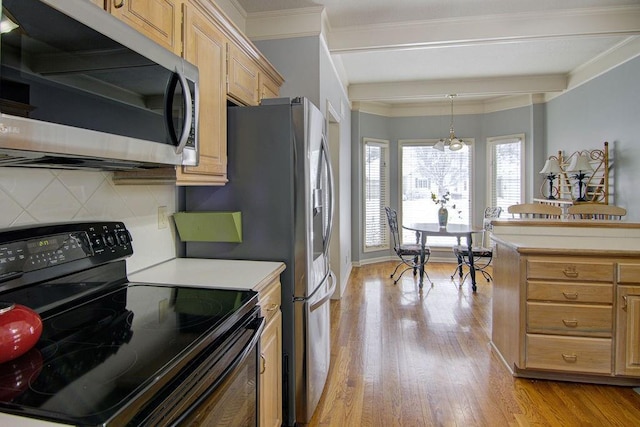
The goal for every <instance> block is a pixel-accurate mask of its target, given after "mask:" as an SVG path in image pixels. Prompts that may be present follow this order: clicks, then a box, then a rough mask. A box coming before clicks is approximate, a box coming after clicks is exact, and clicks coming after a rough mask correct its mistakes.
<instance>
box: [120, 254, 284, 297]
mask: <svg viewBox="0 0 640 427" xmlns="http://www.w3.org/2000/svg"><path fill="white" fill-rule="evenodd" d="M284 269H285V265H284V263H281V262H271V261H241V260H221V259H202V258H174V259H172V260H169V261H165V262H163V263H161V264H158V265H155V266H153V267H149V268H146V269H144V270H141V271H138V272H135V273H132V274H129V281H130V282H144V283H161V284H170V285H181V286H198V287H212V288H227V289H252V290H255V291H259V290H260V289H261V288H262V287H263V286H265V285H267V284H268V283H269V282H271V281H272V280H273V279H274V278H276V277H277V276H278V275H280V273H281V272H282V271H283V270H284Z"/></svg>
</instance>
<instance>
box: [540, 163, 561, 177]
mask: <svg viewBox="0 0 640 427" xmlns="http://www.w3.org/2000/svg"><path fill="white" fill-rule="evenodd" d="M560 172H562V170H561V169H560V163H558V159H547V161H546V162H545V163H544V167H543V168H542V170H541V171H540V173H543V174H557V173H560Z"/></svg>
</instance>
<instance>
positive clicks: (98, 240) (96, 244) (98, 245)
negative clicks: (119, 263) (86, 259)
mask: <svg viewBox="0 0 640 427" xmlns="http://www.w3.org/2000/svg"><path fill="white" fill-rule="evenodd" d="M91 246H92V247H93V250H94V251H95V250H101V249H102V248H104V239H103V237H102V236H101V235H99V234H97V235H95V236H91Z"/></svg>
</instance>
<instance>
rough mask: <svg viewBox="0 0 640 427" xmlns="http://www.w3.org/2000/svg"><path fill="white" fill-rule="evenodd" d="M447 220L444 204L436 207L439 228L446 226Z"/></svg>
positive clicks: (447, 214)
mask: <svg viewBox="0 0 640 427" xmlns="http://www.w3.org/2000/svg"><path fill="white" fill-rule="evenodd" d="M447 221H449V211H448V210H447V208H445V207H444V206H442V207H440V209H438V224H440V227H441V228H445V227H446V226H447Z"/></svg>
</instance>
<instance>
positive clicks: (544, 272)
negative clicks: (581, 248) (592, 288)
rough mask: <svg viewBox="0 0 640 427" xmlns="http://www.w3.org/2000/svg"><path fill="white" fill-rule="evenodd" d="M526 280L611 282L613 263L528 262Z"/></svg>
mask: <svg viewBox="0 0 640 427" xmlns="http://www.w3.org/2000/svg"><path fill="white" fill-rule="evenodd" d="M527 279H552V280H553V279H555V280H575V281H589V282H613V263H612V262H570V261H551V260H528V261H527Z"/></svg>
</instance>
